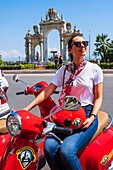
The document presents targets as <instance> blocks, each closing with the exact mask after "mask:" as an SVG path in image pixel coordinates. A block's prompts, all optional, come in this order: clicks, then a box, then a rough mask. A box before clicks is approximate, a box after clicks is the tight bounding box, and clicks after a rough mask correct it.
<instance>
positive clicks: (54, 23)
mask: <svg viewBox="0 0 113 170" xmlns="http://www.w3.org/2000/svg"><path fill="white" fill-rule="evenodd" d="M39 25H40V33H39V32H38V26H36V25H34V26H33V29H34V34H31V33H30V32H29V31H28V33H27V34H26V37H25V53H26V62H29V63H33V62H35V58H36V56H35V48H36V46H37V45H39V46H40V61H41V62H47V61H48V50H47V49H48V34H49V32H51V31H52V30H58V32H59V36H60V55H62V56H63V59H64V61H66V45H67V43H68V40H69V39H70V38H71V36H72V35H73V34H74V33H76V32H79V30H77V29H76V26H74V30H73V31H71V23H65V21H64V19H63V15H61V18H59V14H58V13H57V12H56V11H55V9H53V8H50V9H49V10H48V12H47V13H46V15H45V20H43V19H42V18H41V22H40V23H39Z"/></svg>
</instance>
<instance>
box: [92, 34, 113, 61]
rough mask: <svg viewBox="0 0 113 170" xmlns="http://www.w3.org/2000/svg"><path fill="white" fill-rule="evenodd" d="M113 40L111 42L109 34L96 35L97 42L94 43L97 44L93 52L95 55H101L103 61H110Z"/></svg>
mask: <svg viewBox="0 0 113 170" xmlns="http://www.w3.org/2000/svg"><path fill="white" fill-rule="evenodd" d="M111 44H112V42H110V38H108V35H107V34H103V33H102V35H99V34H98V35H97V37H96V43H95V44H94V45H95V46H96V49H95V51H94V53H93V55H94V56H100V57H101V62H104V61H105V62H108V60H109V53H110V50H109V49H110V47H111Z"/></svg>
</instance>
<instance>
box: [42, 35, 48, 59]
mask: <svg viewBox="0 0 113 170" xmlns="http://www.w3.org/2000/svg"><path fill="white" fill-rule="evenodd" d="M47 49H48V44H47V37H46V36H44V46H43V54H44V56H43V59H44V61H45V62H47V61H48V50H47Z"/></svg>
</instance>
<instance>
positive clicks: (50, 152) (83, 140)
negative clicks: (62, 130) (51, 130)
mask: <svg viewBox="0 0 113 170" xmlns="http://www.w3.org/2000/svg"><path fill="white" fill-rule="evenodd" d="M84 110H85V112H86V117H87V118H88V117H90V113H91V111H92V106H91V105H88V106H85V107H84ZM97 127H98V118H97V116H96V119H95V120H94V121H93V123H92V124H91V125H90V126H89V127H88V128H87V129H84V130H83V129H79V130H76V131H74V132H73V134H72V135H70V136H68V135H64V134H58V135H57V136H59V137H60V138H61V139H62V140H63V144H59V142H58V141H57V140H56V139H55V138H54V137H47V139H46V141H45V147H44V151H45V156H46V159H47V162H48V164H49V166H50V168H51V170H82V167H81V165H80V162H79V159H78V158H77V156H76V155H77V152H78V151H79V150H80V149H81V148H82V147H83V146H85V145H87V143H88V142H89V141H90V139H91V138H92V137H93V135H94V134H95V132H96V130H97Z"/></svg>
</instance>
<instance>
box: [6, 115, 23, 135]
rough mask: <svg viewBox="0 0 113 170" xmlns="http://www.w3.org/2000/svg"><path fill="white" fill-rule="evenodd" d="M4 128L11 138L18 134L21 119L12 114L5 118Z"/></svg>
mask: <svg viewBox="0 0 113 170" xmlns="http://www.w3.org/2000/svg"><path fill="white" fill-rule="evenodd" d="M6 127H7V130H8V132H9V134H10V135H11V136H16V135H19V134H20V132H21V127H22V123H21V118H20V116H19V115H18V113H17V112H13V113H11V114H10V115H9V116H8V117H7V120H6Z"/></svg>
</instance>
